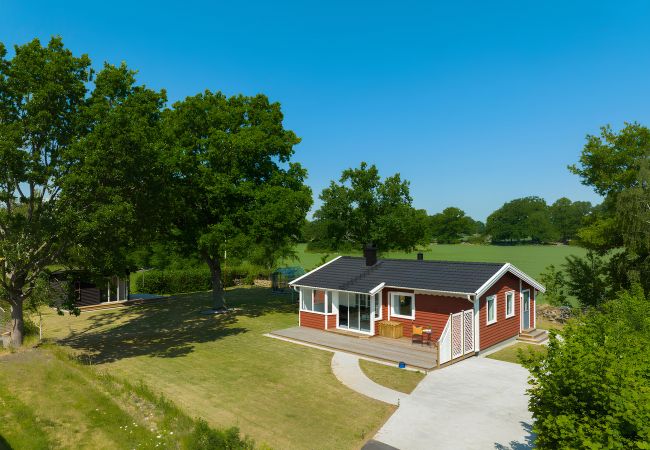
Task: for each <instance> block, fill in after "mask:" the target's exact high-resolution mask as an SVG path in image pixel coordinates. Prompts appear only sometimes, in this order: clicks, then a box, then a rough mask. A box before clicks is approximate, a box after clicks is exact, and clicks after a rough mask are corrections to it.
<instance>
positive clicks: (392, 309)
mask: <svg viewBox="0 0 650 450" xmlns="http://www.w3.org/2000/svg"><path fill="white" fill-rule="evenodd" d="M388 295H389V297H388V298H389V299H390V302H389V303H390V304H389V307H390V316H391V317H397V318H400V319H410V320H415V294H412V293H410V292H390V293H389V294H388ZM396 296H402V297H411V315H410V316H405V315H402V314H397V313H395V303H394V298H395V297H396Z"/></svg>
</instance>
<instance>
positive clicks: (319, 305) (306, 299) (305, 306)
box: [300, 288, 332, 313]
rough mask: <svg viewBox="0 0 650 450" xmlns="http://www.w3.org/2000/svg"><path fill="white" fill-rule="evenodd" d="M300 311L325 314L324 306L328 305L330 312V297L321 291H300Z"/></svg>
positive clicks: (304, 289)
mask: <svg viewBox="0 0 650 450" xmlns="http://www.w3.org/2000/svg"><path fill="white" fill-rule="evenodd" d="M300 292H301V303H300V309H302V310H303V311H310V312H319V313H325V311H326V309H325V305H329V311H331V310H332V299H331V298H330V297H331V295H328V293H327V291H324V290H322V289H306V288H303V289H301V291H300Z"/></svg>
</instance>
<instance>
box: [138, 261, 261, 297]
mask: <svg viewBox="0 0 650 450" xmlns="http://www.w3.org/2000/svg"><path fill="white" fill-rule="evenodd" d="M270 274H271V269H268V268H265V267H261V266H255V265H251V264H242V265H237V266H225V267H224V268H223V270H222V284H223V286H226V287H227V286H234V285H235V284H236V283H237V282H240V283H244V284H252V283H253V280H255V279H257V278H262V279H268V277H269V276H270ZM210 289H212V274H211V273H210V270H208V269H207V268H196V269H177V270H148V271H145V272H144V273H143V272H139V273H138V274H137V275H136V277H135V291H136V292H144V293H148V294H159V295H174V294H183V293H188V292H199V291H208V290H210Z"/></svg>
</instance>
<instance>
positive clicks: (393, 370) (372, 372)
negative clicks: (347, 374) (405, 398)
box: [359, 359, 424, 394]
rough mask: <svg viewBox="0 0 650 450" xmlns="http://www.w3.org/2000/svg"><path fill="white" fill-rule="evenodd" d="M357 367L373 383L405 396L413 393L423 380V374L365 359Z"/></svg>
mask: <svg viewBox="0 0 650 450" xmlns="http://www.w3.org/2000/svg"><path fill="white" fill-rule="evenodd" d="M359 366H360V367H361V370H362V371H363V373H365V374H366V376H367V377H368V378H370V379H371V380H372V381H374V382H375V383H378V384H381V385H382V386H386V387H387V388H390V389H394V390H396V391H399V392H404V393H406V394H410V393H411V392H413V389H415V387H416V386H417V385H418V383H419V382H420V381H422V378H424V373H423V372H415V371H412V370H406V369H399V368H397V367H390V366H387V365H386V364H379V363H376V362H372V361H368V360H365V359H360V360H359Z"/></svg>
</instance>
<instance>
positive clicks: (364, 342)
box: [270, 327, 438, 371]
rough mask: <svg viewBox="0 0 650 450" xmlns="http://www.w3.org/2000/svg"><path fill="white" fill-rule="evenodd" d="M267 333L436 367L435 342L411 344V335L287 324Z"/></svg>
mask: <svg viewBox="0 0 650 450" xmlns="http://www.w3.org/2000/svg"><path fill="white" fill-rule="evenodd" d="M270 334H271V335H272V336H277V337H280V338H282V339H286V340H290V341H296V342H298V343H307V344H312V345H316V346H319V347H324V348H327V349H331V350H340V351H343V352H348V353H354V354H356V355H359V356H366V357H368V358H372V359H378V360H382V361H386V362H391V363H394V364H397V363H399V362H404V363H406V365H408V366H410V367H413V368H417V369H422V370H426V371H429V370H432V369H435V368H436V367H437V361H436V359H437V356H438V353H437V350H436V349H435V347H434V346H427V345H424V346H423V345H420V344H411V341H410V339H406V338H402V339H390V338H385V337H380V336H375V337H371V338H359V337H354V336H346V335H343V334H339V333H332V332H329V331H321V330H316V329H313V328H307V327H293V328H287V329H285V330H278V331H273V332H271V333H270Z"/></svg>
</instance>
